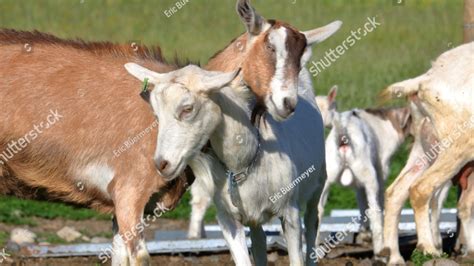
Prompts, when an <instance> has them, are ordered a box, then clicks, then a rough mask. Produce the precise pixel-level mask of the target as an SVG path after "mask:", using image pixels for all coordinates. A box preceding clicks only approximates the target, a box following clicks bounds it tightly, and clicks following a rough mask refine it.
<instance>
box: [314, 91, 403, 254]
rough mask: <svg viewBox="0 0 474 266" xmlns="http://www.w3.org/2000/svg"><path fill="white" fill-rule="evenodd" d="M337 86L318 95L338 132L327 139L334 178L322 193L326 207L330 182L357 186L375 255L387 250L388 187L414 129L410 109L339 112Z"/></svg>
mask: <svg viewBox="0 0 474 266" xmlns="http://www.w3.org/2000/svg"><path fill="white" fill-rule="evenodd" d="M336 95H337V87H333V88H332V89H331V90H330V92H329V94H328V96H317V97H316V101H317V103H318V106H319V107H320V108H321V113H322V114H323V117H326V119H327V120H325V121H324V123H325V124H326V125H332V130H331V132H330V133H329V135H328V137H327V139H326V163H327V174H328V178H327V181H326V184H325V185H324V190H323V193H322V195H321V205H322V208H324V205H325V203H326V201H327V197H328V193H329V188H330V185H331V184H333V183H335V182H339V183H341V184H342V185H343V186H353V187H355V189H356V192H357V202H358V205H359V209H360V213H361V215H362V216H365V215H367V217H368V219H367V218H365V217H364V218H365V219H362V222H363V224H362V225H361V231H362V232H361V233H360V234H359V237H360V238H361V239H363V240H365V239H367V238H370V237H369V236H368V233H367V231H368V222H370V229H371V232H372V242H373V246H374V254H378V253H379V252H380V251H381V250H382V248H383V238H382V229H383V227H382V210H383V187H384V182H385V181H386V179H387V177H388V174H389V169H390V159H391V157H392V155H393V154H394V153H395V151H396V150H397V149H398V147H399V146H400V145H401V144H402V143H403V142H404V140H405V137H406V136H407V135H408V134H409V132H410V124H411V123H410V121H411V116H410V111H409V109H408V108H392V109H365V110H361V109H353V110H350V111H346V112H342V113H339V112H337V110H336V103H335V98H336Z"/></svg>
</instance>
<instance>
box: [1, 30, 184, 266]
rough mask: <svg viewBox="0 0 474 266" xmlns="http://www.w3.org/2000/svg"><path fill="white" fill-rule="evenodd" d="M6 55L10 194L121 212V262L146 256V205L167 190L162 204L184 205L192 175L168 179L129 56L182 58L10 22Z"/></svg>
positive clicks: (158, 67)
mask: <svg viewBox="0 0 474 266" xmlns="http://www.w3.org/2000/svg"><path fill="white" fill-rule="evenodd" d="M0 58H1V59H2V60H0V80H1V82H0V107H1V110H2V115H1V117H0V120H1V122H0V193H1V194H7V195H17V196H20V197H29V198H35V197H46V198H48V199H60V200H63V201H67V202H72V203H76V204H80V205H84V206H88V207H91V208H94V209H97V210H99V211H102V212H108V213H114V215H115V218H116V222H117V223H118V232H116V233H118V234H116V236H115V237H114V251H115V255H116V256H114V257H113V264H114V265H118V264H120V265H121V264H127V262H130V264H132V265H136V264H139V265H141V264H142V263H145V264H146V263H147V262H148V257H149V255H148V252H147V251H146V247H145V245H144V241H143V236H142V232H140V230H139V228H140V226H137V225H140V224H141V219H142V215H143V210H144V207H145V205H146V203H147V202H148V200H149V199H150V196H151V195H152V194H153V193H155V192H158V191H163V193H161V194H162V197H161V203H162V204H161V205H160V206H165V207H166V208H172V207H174V206H175V205H176V203H177V202H178V200H179V199H180V198H181V195H182V194H183V193H184V191H185V189H186V185H187V181H186V178H185V175H184V174H183V175H181V176H180V177H179V178H177V179H175V180H173V181H172V182H167V181H169V180H165V179H164V178H163V177H161V176H160V175H159V174H158V173H157V171H156V168H155V165H154V162H153V153H154V150H155V145H156V141H157V140H156V138H157V126H156V124H154V123H156V122H155V118H154V116H153V114H152V112H150V109H149V106H148V105H147V104H146V103H145V102H144V101H143V100H142V99H141V98H140V96H139V93H140V87H141V86H142V85H141V84H140V82H139V81H137V80H136V79H134V78H133V77H131V76H130V75H128V74H127V73H126V71H125V69H124V68H123V65H124V64H125V63H127V62H130V61H133V62H137V63H140V64H142V65H146V66H147V67H149V68H151V69H154V70H155V71H158V72H168V71H171V70H174V69H176V68H177V66H174V65H170V64H167V63H166V62H165V61H164V60H163V58H162V57H161V52H160V49H159V47H156V48H153V49H148V48H146V47H144V46H133V47H130V46H127V45H115V44H111V43H107V42H100V43H88V42H83V41H80V40H77V41H68V40H62V39H59V38H56V37H54V36H52V35H47V34H43V33H39V32H19V31H14V30H0ZM51 114H55V115H56V116H55V117H52V116H51ZM53 118H55V119H53ZM53 122H54V123H53ZM129 140H133V142H134V143H132V144H130V143H128V144H124V143H125V142H127V141H129ZM124 145H125V146H124ZM117 151H120V152H117ZM124 236H125V238H126V239H124Z"/></svg>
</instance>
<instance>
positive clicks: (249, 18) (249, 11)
mask: <svg viewBox="0 0 474 266" xmlns="http://www.w3.org/2000/svg"><path fill="white" fill-rule="evenodd" d="M237 14H239V16H240V19H241V20H242V22H243V23H244V25H245V27H246V28H247V32H248V33H249V34H250V35H258V34H260V33H261V32H262V29H263V26H264V24H265V23H266V21H265V19H264V18H263V17H262V16H260V15H259V14H257V12H256V11H255V9H254V8H253V7H252V6H251V5H250V1H249V0H238V1H237Z"/></svg>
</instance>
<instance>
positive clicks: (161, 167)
mask: <svg viewBox="0 0 474 266" xmlns="http://www.w3.org/2000/svg"><path fill="white" fill-rule="evenodd" d="M169 164H170V163H169V162H168V161H167V160H162V159H157V160H155V165H156V168H157V169H158V171H160V172H163V171H165V170H166V168H167V167H168V166H169Z"/></svg>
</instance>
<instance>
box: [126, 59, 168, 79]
mask: <svg viewBox="0 0 474 266" xmlns="http://www.w3.org/2000/svg"><path fill="white" fill-rule="evenodd" d="M124 66H125V69H126V70H127V71H128V73H130V74H131V75H132V76H134V77H136V78H137V79H139V80H140V81H142V82H144V81H145V79H148V80H149V81H150V82H152V83H161V82H166V81H168V80H170V77H171V76H172V75H171V73H164V74H161V73H157V72H155V71H151V70H149V69H147V68H145V67H142V66H140V65H138V64H135V63H126V64H125V65H124Z"/></svg>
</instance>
